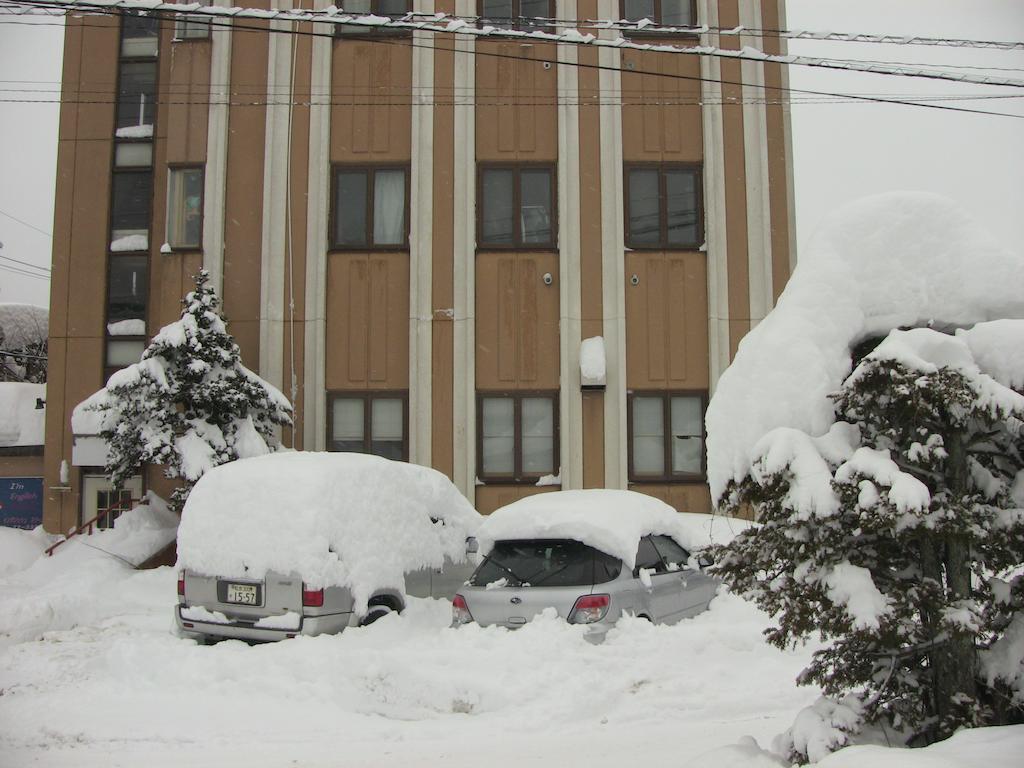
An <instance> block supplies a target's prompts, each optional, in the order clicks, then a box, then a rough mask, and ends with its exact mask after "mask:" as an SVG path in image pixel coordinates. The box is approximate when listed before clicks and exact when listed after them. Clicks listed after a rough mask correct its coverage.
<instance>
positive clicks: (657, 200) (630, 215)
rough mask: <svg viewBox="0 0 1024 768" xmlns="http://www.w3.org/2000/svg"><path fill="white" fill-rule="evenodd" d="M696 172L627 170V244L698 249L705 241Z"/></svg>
mask: <svg viewBox="0 0 1024 768" xmlns="http://www.w3.org/2000/svg"><path fill="white" fill-rule="evenodd" d="M699 173H700V171H699V169H697V168H693V167H678V166H677V167H672V166H667V167H658V166H640V167H633V168H627V169H626V245H627V246H628V247H630V248H697V247H699V246H700V245H701V243H703V241H704V233H703V226H702V225H703V222H702V220H701V208H702V205H703V204H702V201H701V185H700V176H699Z"/></svg>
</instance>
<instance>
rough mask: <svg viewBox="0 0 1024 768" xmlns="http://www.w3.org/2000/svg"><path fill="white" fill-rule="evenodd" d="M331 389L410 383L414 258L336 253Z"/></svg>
mask: <svg viewBox="0 0 1024 768" xmlns="http://www.w3.org/2000/svg"><path fill="white" fill-rule="evenodd" d="M326 343H327V365H326V384H327V389H363V390H365V389H407V388H408V386H409V259H408V257H407V256H406V255H405V254H399V253H387V254H365V253H363V254H358V253H333V254H330V255H329V256H328V261H327V341H326Z"/></svg>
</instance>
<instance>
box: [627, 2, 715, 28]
mask: <svg viewBox="0 0 1024 768" xmlns="http://www.w3.org/2000/svg"><path fill="white" fill-rule="evenodd" d="M622 18H624V19H626V20H627V21H640V20H641V19H650V20H651V21H653V22H654V23H655V24H657V25H658V26H662V27H694V26H696V25H697V13H696V9H695V8H694V3H693V0H622Z"/></svg>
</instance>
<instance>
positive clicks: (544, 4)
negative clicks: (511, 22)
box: [519, 0, 551, 30]
mask: <svg viewBox="0 0 1024 768" xmlns="http://www.w3.org/2000/svg"><path fill="white" fill-rule="evenodd" d="M519 15H520V16H521V17H523V20H522V21H520V22H519V28H520V29H526V30H530V29H544V28H545V27H546V26H547V25H546V24H545V23H544V22H540V21H538V22H530V21H527V19H548V18H550V17H551V4H550V3H549V2H548V0H520V2H519Z"/></svg>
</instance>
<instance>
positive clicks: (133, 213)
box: [110, 171, 153, 239]
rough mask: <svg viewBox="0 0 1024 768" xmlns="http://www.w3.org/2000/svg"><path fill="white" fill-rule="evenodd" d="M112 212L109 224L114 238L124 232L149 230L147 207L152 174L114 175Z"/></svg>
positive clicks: (150, 196)
mask: <svg viewBox="0 0 1024 768" xmlns="http://www.w3.org/2000/svg"><path fill="white" fill-rule="evenodd" d="M113 185H114V191H113V211H112V212H111V216H110V222H111V228H112V229H113V231H114V238H113V239H117V237H118V235H119V234H122V235H123V233H125V232H140V231H141V232H143V233H145V232H146V231H147V230H148V229H149V205H150V200H151V199H152V197H153V174H152V173H151V172H150V171H143V172H132V173H125V172H120V173H114V179H113Z"/></svg>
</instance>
